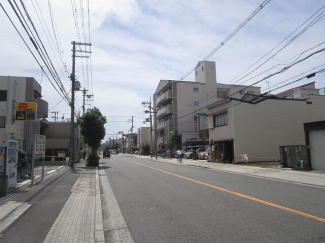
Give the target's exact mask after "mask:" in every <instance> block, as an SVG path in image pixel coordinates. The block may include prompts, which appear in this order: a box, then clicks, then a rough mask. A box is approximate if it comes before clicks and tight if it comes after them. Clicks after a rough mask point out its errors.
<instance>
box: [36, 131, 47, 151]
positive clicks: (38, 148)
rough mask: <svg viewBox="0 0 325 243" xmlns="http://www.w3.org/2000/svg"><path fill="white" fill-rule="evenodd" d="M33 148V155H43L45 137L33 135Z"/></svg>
mask: <svg viewBox="0 0 325 243" xmlns="http://www.w3.org/2000/svg"><path fill="white" fill-rule="evenodd" d="M34 144H35V146H34V154H35V155H38V154H42V155H45V145H46V137H45V136H43V135H40V134H35V143H34Z"/></svg>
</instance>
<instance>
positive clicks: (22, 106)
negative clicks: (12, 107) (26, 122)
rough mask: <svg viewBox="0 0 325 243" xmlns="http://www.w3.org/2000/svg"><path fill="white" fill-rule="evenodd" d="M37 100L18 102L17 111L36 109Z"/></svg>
mask: <svg viewBox="0 0 325 243" xmlns="http://www.w3.org/2000/svg"><path fill="white" fill-rule="evenodd" d="M36 105H37V103H35V102H17V103H16V111H34V112H35V111H36Z"/></svg>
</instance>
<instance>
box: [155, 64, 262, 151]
mask: <svg viewBox="0 0 325 243" xmlns="http://www.w3.org/2000/svg"><path fill="white" fill-rule="evenodd" d="M245 87H246V86H240V85H226V84H219V83H217V79H216V69H215V62H211V61H203V62H199V63H198V64H197V66H196V68H195V82H192V81H179V80H160V82H159V85H158V87H157V89H156V92H155V93H154V99H153V104H154V109H155V111H156V113H155V116H154V124H155V131H157V132H156V136H157V147H158V149H165V146H166V144H167V142H168V139H169V136H170V134H171V133H175V132H178V133H179V134H181V135H182V144H183V146H185V144H188V145H191V144H194V143H204V142H203V140H205V141H207V140H208V137H207V135H208V132H207V127H206V126H205V125H206V124H207V122H206V118H205V117H206V115H204V114H206V113H207V108H206V106H207V105H210V104H212V103H214V102H216V101H217V100H220V99H224V98H226V97H228V96H229V95H232V97H234V98H240V97H242V96H243V95H244V94H245V93H254V94H260V88H259V87H247V89H245V90H242V89H243V88H245ZM240 90H242V91H240ZM239 91H240V92H239ZM200 128H201V129H202V130H201V131H200ZM203 130H205V132H204V131H203Z"/></svg>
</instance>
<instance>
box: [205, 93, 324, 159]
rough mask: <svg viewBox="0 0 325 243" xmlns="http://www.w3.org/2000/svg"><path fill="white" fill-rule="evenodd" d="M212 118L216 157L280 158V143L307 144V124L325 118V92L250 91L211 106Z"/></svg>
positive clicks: (211, 143) (211, 125) (213, 153)
mask: <svg viewBox="0 0 325 243" xmlns="http://www.w3.org/2000/svg"><path fill="white" fill-rule="evenodd" d="M208 119H209V136H210V145H211V151H213V152H212V153H211V155H212V158H214V159H218V160H220V159H221V158H223V159H224V161H228V162H234V161H236V162H238V161H241V160H242V158H245V157H246V155H247V156H248V160H250V161H270V160H275V158H276V157H277V158H279V156H280V154H279V146H283V145H304V144H305V135H304V129H303V124H304V123H306V122H311V121H318V120H324V119H325V96H320V95H309V96H308V97H305V99H287V98H277V97H276V96H270V95H261V96H257V95H252V94H246V95H245V96H244V97H243V98H242V99H236V98H229V99H227V100H225V101H223V102H217V103H215V104H212V105H210V106H208Z"/></svg>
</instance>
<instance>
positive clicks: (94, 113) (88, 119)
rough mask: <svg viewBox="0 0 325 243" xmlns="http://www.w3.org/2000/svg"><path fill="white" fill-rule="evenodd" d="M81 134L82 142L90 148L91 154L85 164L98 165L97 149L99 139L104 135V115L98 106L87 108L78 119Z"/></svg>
mask: <svg viewBox="0 0 325 243" xmlns="http://www.w3.org/2000/svg"><path fill="white" fill-rule="evenodd" d="M79 123H80V127H81V135H82V136H83V139H84V142H85V143H86V144H88V145H89V147H90V148H91V154H90V155H89V156H88V158H87V165H89V166H98V164H99V156H98V155H97V151H98V149H99V147H100V142H101V140H102V139H103V138H104V137H105V127H104V124H105V123H106V117H105V116H103V115H102V113H101V112H100V111H99V109H98V108H96V107H94V108H92V109H89V110H88V111H87V112H86V113H85V114H83V116H82V117H81V118H80V119H79Z"/></svg>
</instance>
